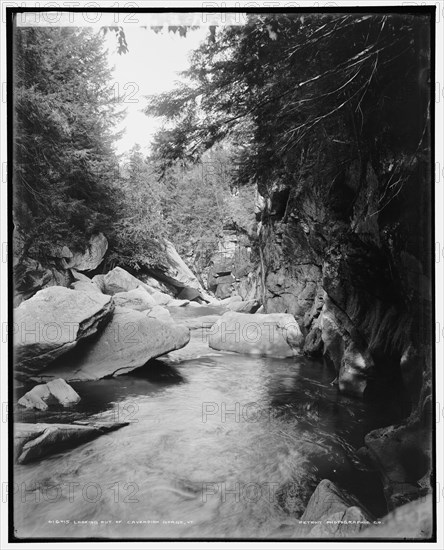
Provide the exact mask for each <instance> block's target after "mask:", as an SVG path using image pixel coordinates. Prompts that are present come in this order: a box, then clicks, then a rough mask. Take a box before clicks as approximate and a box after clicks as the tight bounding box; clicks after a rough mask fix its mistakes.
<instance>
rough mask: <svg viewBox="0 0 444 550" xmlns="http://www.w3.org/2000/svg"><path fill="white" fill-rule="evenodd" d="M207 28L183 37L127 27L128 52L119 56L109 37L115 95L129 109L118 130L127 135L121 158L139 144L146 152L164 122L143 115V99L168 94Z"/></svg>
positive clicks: (118, 147)
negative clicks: (123, 131)
mask: <svg viewBox="0 0 444 550" xmlns="http://www.w3.org/2000/svg"><path fill="white" fill-rule="evenodd" d="M207 32H208V27H200V28H199V29H197V30H195V31H189V32H188V33H187V36H186V37H180V36H179V34H178V33H176V34H173V33H171V32H167V31H166V30H163V31H162V33H160V34H156V33H155V32H154V31H152V30H151V29H149V28H146V29H144V28H142V27H139V26H137V27H131V28H129V27H126V28H125V36H126V41H127V44H128V48H129V52H127V53H126V54H122V55H119V54H118V53H117V51H116V49H117V48H116V46H117V38H116V36H115V34H114V33H108V35H107V38H106V45H107V48H108V57H109V62H110V65H111V67H113V66H114V71H113V82H114V86H115V90H116V95H121V96H125V97H124V100H123V103H122V107H125V108H126V115H125V118H124V120H123V121H122V122H121V124H119V126H118V129H119V130H121V129H124V130H125V133H124V135H123V136H122V137H121V138H120V139H119V140H118V141H117V143H116V151H117V153H118V154H121V153H125V152H127V151H129V150H130V149H131V147H133V145H135V144H136V143H137V144H139V145H140V146H141V147H142V149H143V150H144V151H146V152H148V151H149V146H150V142H151V140H152V137H153V135H154V133H155V131H156V130H157V129H158V128H159V127H160V126H161V124H162V120H161V119H159V118H155V117H149V116H147V115H145V114H144V113H142V112H141V110H142V109H143V108H144V107H145V106H146V100H145V97H144V96H147V95H150V94H157V93H161V92H167V91H169V90H171V89H172V88H173V87H174V83H175V81H177V80H179V79H180V77H179V73H180V71H183V70H185V69H187V68H188V66H189V63H188V59H189V55H190V53H191V51H192V50H193V49H195V48H197V47H198V46H199V43H200V42H201V41H202V40H203V39H204V38H205V36H206V34H207Z"/></svg>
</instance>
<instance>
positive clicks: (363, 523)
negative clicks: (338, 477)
mask: <svg viewBox="0 0 444 550" xmlns="http://www.w3.org/2000/svg"><path fill="white" fill-rule="evenodd" d="M371 522H372V516H371V515H370V513H369V512H368V511H366V510H365V509H364V508H363V506H362V504H361V503H360V502H359V501H358V500H357V499H356V498H355V497H354V496H353V495H351V494H350V493H348V492H346V491H344V490H343V489H340V488H339V487H338V486H337V485H335V484H334V483H332V482H331V481H330V480H328V479H323V480H322V481H321V482H320V483H319V485H318V486H317V487H316V489H315V491H314V493H313V494H312V496H311V498H310V500H309V502H308V504H307V508H306V509H305V512H304V513H303V515H302V517H301V519H300V526H301V527H300V530H302V531H304V533H305V535H306V536H307V535H308V536H309V537H310V538H330V537H353V536H356V534H357V533H359V532H360V531H361V530H362V529H364V528H365V527H368V526H369V525H370V524H371Z"/></svg>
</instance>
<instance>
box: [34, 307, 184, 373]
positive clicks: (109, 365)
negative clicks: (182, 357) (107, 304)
mask: <svg viewBox="0 0 444 550" xmlns="http://www.w3.org/2000/svg"><path fill="white" fill-rule="evenodd" d="M189 339H190V331H189V330H188V328H187V327H184V326H182V325H176V324H175V323H173V322H163V321H160V320H158V319H153V318H151V317H148V316H147V315H146V313H145V312H143V313H142V312H139V311H134V310H131V309H127V308H121V307H116V308H115V310H114V312H113V316H112V318H111V320H110V322H109V323H108V324H107V326H106V327H105V328H104V329H103V331H102V332H100V333H99V334H97V335H96V337H94V338H91V339H89V340H88V341H87V342H85V343H84V345H82V346H81V347H79V349H77V350H74V353H72V354H70V355H69V357H63V358H62V359H61V360H60V361H57V362H55V363H54V364H53V365H51V368H48V369H45V370H44V371H42V372H41V373H39V374H38V375H37V376H35V377H34V379H36V380H38V381H45V380H47V379H51V378H64V379H65V380H68V381H72V380H97V379H99V378H104V377H106V376H113V375H118V374H124V373H126V372H130V371H131V370H133V369H135V368H137V367H141V366H142V365H144V364H145V363H146V362H147V361H149V360H150V359H153V358H155V357H159V356H160V355H164V354H166V353H168V352H169V351H173V350H176V349H180V348H182V347H183V346H185V345H186V344H187V343H188V341H189Z"/></svg>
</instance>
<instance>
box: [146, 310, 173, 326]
mask: <svg viewBox="0 0 444 550" xmlns="http://www.w3.org/2000/svg"><path fill="white" fill-rule="evenodd" d="M147 316H148V317H152V318H153V319H159V321H167V322H168V321H172V320H173V318H172V317H171V313H170V312H169V311H168V310H167V308H166V307H163V306H154V307H153V308H152V309H150V310H149V311H148V312H147Z"/></svg>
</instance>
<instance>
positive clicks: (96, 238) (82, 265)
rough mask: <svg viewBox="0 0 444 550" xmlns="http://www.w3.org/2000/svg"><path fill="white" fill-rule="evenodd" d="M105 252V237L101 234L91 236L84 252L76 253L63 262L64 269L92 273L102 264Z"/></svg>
mask: <svg viewBox="0 0 444 550" xmlns="http://www.w3.org/2000/svg"><path fill="white" fill-rule="evenodd" d="M64 248H66V247H64ZM107 250H108V241H107V239H106V237H105V235H104V234H103V233H99V234H98V235H93V236H92V237H91V239H90V240H89V242H88V246H87V249H86V251H85V252H76V253H75V254H72V255H71V257H70V258H68V259H66V260H65V261H66V267H68V268H74V269H76V270H77V271H93V270H94V269H96V268H97V267H99V265H100V264H101V263H102V260H103V258H104V256H105V254H106V251H107Z"/></svg>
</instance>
